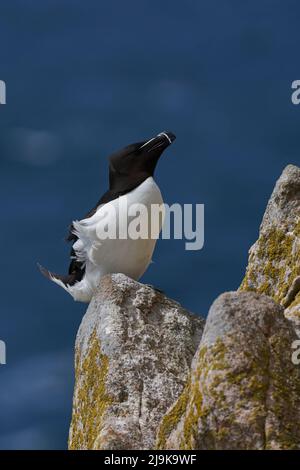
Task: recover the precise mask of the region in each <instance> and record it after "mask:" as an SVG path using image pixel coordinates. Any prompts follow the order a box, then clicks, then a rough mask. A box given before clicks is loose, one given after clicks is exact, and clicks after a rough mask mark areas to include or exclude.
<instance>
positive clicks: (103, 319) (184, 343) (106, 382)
mask: <svg viewBox="0 0 300 470" xmlns="http://www.w3.org/2000/svg"><path fill="white" fill-rule="evenodd" d="M203 325H204V321H203V320H202V319H201V318H199V317H197V316H195V315H192V314H190V313H189V312H187V311H186V310H185V309H183V308H182V307H181V306H180V305H179V304H178V303H176V302H174V301H173V300H170V299H168V298H167V297H166V296H165V295H163V294H161V293H159V292H157V291H155V290H154V289H152V288H150V287H149V286H146V285H143V284H140V283H138V282H135V281H133V280H131V279H129V278H128V277H126V276H124V275H122V274H114V275H108V276H105V277H104V278H102V280H101V283H100V285H99V289H98V291H97V293H96V295H95V296H94V298H93V300H92V302H91V304H90V305H89V307H88V310H87V312H86V314H85V316H84V318H83V320H82V323H81V326H80V328H79V331H78V335H77V339H76V347H75V352H76V359H75V364H76V383H75V390H74V400H73V415H72V423H71V427H70V435H69V448H70V449H151V448H153V446H154V443H155V436H156V432H157V428H158V425H159V423H160V421H161V419H162V417H163V416H164V414H165V413H166V411H167V409H168V408H169V407H170V406H171V405H172V403H174V401H175V400H176V399H177V398H178V396H179V395H180V393H181V392H182V390H183V388H184V386H185V384H186V381H187V377H188V374H189V370H190V365H191V361H192V358H193V356H194V354H195V351H196V349H197V346H198V344H199V342H200V338H201V334H202V330H203Z"/></svg>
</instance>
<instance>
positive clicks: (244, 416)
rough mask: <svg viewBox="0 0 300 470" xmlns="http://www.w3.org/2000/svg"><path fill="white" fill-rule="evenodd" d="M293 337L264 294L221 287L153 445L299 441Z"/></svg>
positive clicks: (299, 383) (299, 372) (262, 445)
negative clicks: (187, 371) (179, 391)
mask: <svg viewBox="0 0 300 470" xmlns="http://www.w3.org/2000/svg"><path fill="white" fill-rule="evenodd" d="M289 171H290V170H289ZM294 339H295V334H294V329H293V328H292V325H291V323H290V322H289V321H288V320H287V319H286V318H285V317H284V314H283V308H282V307H281V306H280V305H278V304H276V303H275V302H274V301H273V300H272V299H270V298H269V297H267V296H265V295H259V294H256V293H252V292H238V293H237V292H229V293H225V294H223V295H221V296H220V297H219V298H218V299H217V300H216V301H215V302H214V303H213V305H212V307H211V309H210V312H209V315H208V318H207V323H206V326H205V329H204V333H203V336H202V340H201V342H200V345H199V348H198V351H197V353H196V356H195V358H194V360H193V363H192V367H191V374H190V380H189V382H188V384H187V385H186V387H185V389H184V391H183V393H182V395H181V396H180V398H179V399H178V400H177V402H176V403H175V404H174V405H173V406H172V407H171V409H170V410H169V412H168V413H167V415H166V416H165V417H164V418H163V420H162V423H161V426H160V429H159V431H158V438H157V447H158V448H159V449H178V448H180V449H294V448H299V446H300V427H299V421H300V368H299V366H295V365H293V363H292V361H291V356H292V349H291V345H292V343H293V341H294Z"/></svg>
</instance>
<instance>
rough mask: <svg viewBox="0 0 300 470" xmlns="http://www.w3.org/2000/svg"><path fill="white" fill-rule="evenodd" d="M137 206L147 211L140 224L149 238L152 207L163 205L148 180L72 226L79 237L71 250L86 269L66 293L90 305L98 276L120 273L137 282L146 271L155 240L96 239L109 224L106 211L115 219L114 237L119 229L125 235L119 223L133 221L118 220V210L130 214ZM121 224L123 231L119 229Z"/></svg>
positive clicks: (155, 189)
mask: <svg viewBox="0 0 300 470" xmlns="http://www.w3.org/2000/svg"><path fill="white" fill-rule="evenodd" d="M125 199H126V201H125ZM125 202H126V205H125ZM136 203H138V204H143V205H144V207H145V208H147V215H144V214H142V216H141V218H140V221H141V222H142V223H143V226H144V227H147V225H148V233H149V235H150V229H151V219H150V215H151V206H152V205H154V204H155V205H161V204H163V200H162V196H161V192H160V190H159V188H158V186H157V184H156V183H155V181H154V180H153V178H151V177H150V178H147V179H146V180H145V181H144V182H143V183H142V184H141V185H140V186H138V187H137V188H136V189H134V190H133V191H131V192H130V193H128V194H126V195H124V196H120V198H118V199H115V200H114V201H111V202H109V203H108V204H105V205H102V206H101V207H99V208H98V210H97V211H96V213H95V214H94V215H93V216H92V217H90V218H89V219H84V220H81V221H79V222H74V227H75V230H76V234H77V236H78V237H79V238H78V241H77V242H76V243H75V244H74V249H75V252H76V254H77V256H78V259H80V260H81V261H83V262H84V263H85V267H86V272H85V276H84V278H83V280H82V281H81V282H80V283H78V284H75V285H74V286H72V287H69V292H70V294H71V295H73V297H74V298H75V300H83V301H89V300H90V298H91V296H92V293H93V292H94V290H95V288H96V287H97V285H98V283H99V280H100V278H101V276H103V275H105V274H109V273H123V274H125V275H127V276H129V277H131V278H132V279H136V280H137V279H139V278H140V277H141V276H142V275H143V274H144V272H145V271H146V269H147V267H148V266H149V263H150V262H151V258H152V254H153V251H154V248H155V244H156V241H157V240H156V238H151V237H150V236H149V237H148V238H146V239H141V238H138V239H131V238H126V239H120V238H116V239H111V238H107V239H104V240H103V239H99V228H100V229H102V228H103V226H104V225H103V224H104V223H105V226H106V227H107V224H108V223H111V220H110V219H109V218H107V214H108V210H109V209H111V208H112V209H113V210H112V212H111V211H109V213H110V212H111V213H114V214H116V216H117V217H116V221H117V222H116V230H117V234H119V230H120V229H121V231H122V230H123V233H124V225H123V226H122V223H123V224H124V223H125V220H127V221H129V223H130V222H131V221H132V219H133V218H135V217H132V216H131V217H130V216H129V217H126V218H121V219H120V217H119V209H120V208H124V207H127V208H128V211H130V207H131V208H132V207H133V206H132V205H133V204H136ZM122 214H123V212H122ZM123 215H124V214H123ZM105 217H106V218H105ZM145 217H146V218H147V219H148V220H147V221H145ZM161 219H162V218H161V217H160V223H158V224H157V225H156V228H157V230H156V231H157V234H156V235H157V237H158V235H159V232H160V230H161V222H162V220H161ZM122 221H123V222H122ZM101 224H102V225H101ZM120 224H121V226H122V227H120ZM100 231H101V230H100ZM83 297H84V298H83Z"/></svg>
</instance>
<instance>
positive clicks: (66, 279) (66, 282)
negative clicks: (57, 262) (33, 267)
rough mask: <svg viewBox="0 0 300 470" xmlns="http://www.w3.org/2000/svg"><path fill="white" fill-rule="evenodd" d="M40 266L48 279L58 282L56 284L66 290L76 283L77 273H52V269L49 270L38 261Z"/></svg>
mask: <svg viewBox="0 0 300 470" xmlns="http://www.w3.org/2000/svg"><path fill="white" fill-rule="evenodd" d="M38 268H39V270H40V272H41V273H42V274H43V276H45V277H46V278H47V279H50V281H53V282H56V284H58V285H60V286H61V287H63V288H64V289H66V290H67V289H68V287H70V286H72V285H74V284H75V282H76V279H75V277H76V276H75V274H67V275H61V274H55V273H52V272H51V271H48V269H46V268H44V267H43V266H42V265H40V264H39V263H38Z"/></svg>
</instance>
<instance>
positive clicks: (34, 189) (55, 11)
mask: <svg viewBox="0 0 300 470" xmlns="http://www.w3.org/2000/svg"><path fill="white" fill-rule="evenodd" d="M299 14H300V4H299V2H297V1H296V0H295V1H293V0H292V1H291V0H290V1H286V2H283V1H279V0H252V1H251V2H240V1H238V0H222V1H221V0H219V1H216V0H202V1H201V2H199V1H196V0H193V1H192V0H186V1H185V2H182V1H179V0H173V1H169V0H164V1H163V2H162V1H160V2H159V1H158V0H152V1H151V2H150V0H149V1H147V0H131V1H127V2H125V1H121V0H118V1H116V0H112V1H110V2H99V1H94V0H89V1H87V2H82V1H78V0H77V1H76V0H72V1H68V0H59V1H58V0H52V1H50V0H44V1H43V2H39V1H38V0H30V1H28V0H27V1H26V2H25V1H21V0H15V1H7V0H2V2H1V18H0V79H1V80H5V81H6V84H7V104H6V105H5V106H1V107H0V158H1V163H0V165H1V173H0V204H1V208H0V209H1V232H0V237H1V239H0V241H1V316H0V339H2V340H5V341H6V343H7V365H6V366H0V381H1V384H0V423H1V424H0V448H4V449H7V448H9V449H15V448H26V449H29V448H33V449H55V448H65V447H66V442H67V432H68V426H69V422H70V413H71V399H72V387H73V346H74V340H75V335H76V332H77V329H78V326H79V324H80V320H81V318H82V315H83V314H84V312H85V309H86V307H85V305H83V304H76V303H74V302H73V301H72V299H71V297H68V296H67V295H66V293H64V292H63V290H62V289H59V288H57V287H56V286H54V285H51V284H50V283H48V282H47V281H46V280H45V279H44V278H42V277H41V275H40V274H39V272H38V271H37V268H36V262H37V261H39V262H41V263H42V264H44V265H45V266H47V267H48V268H50V269H53V270H54V271H58V272H64V271H65V270H66V267H67V258H68V250H69V248H68V246H67V245H66V244H65V243H64V240H63V238H64V236H65V234H66V228H67V225H68V224H69V223H70V221H71V220H72V219H73V218H77V217H81V216H82V215H83V214H84V213H85V212H86V211H87V210H88V209H90V208H91V206H92V205H94V204H95V202H96V201H97V200H98V198H99V195H100V194H101V193H102V192H104V190H105V189H106V187H107V159H106V157H107V155H109V153H110V152H111V151H113V150H116V149H118V148H119V147H122V146H124V145H126V144H128V143H131V142H134V141H137V140H140V139H146V138H150V137H151V136H152V135H153V134H155V133H157V132H159V131H162V130H164V129H170V130H172V131H173V132H175V133H176V135H177V140H176V142H175V143H174V145H173V146H172V147H171V148H170V149H168V151H167V152H166V153H165V154H164V156H163V158H162V159H161V161H160V162H159V166H158V168H157V174H156V176H157V181H158V183H159V185H160V187H161V189H162V192H163V195H164V199H165V201H166V202H168V203H170V204H171V203H173V202H179V203H191V202H194V203H196V202H198V203H204V204H205V211H206V212H205V246H204V249H203V250H201V251H199V252H191V251H190V252H188V251H185V249H184V242H183V241H167V240H162V241H160V242H159V243H158V246H157V250H156V252H155V256H154V261H155V263H154V264H152V265H151V267H150V269H149V270H148V272H147V274H146V275H145V276H144V281H145V282H149V283H151V284H154V285H156V286H158V287H159V288H160V289H163V290H164V291H165V292H166V293H167V295H169V296H170V297H173V298H175V299H177V300H178V301H180V302H181V303H182V304H183V305H184V306H186V307H187V308H189V309H190V310H192V311H194V312H196V313H199V314H202V315H206V314H207V312H208V308H209V306H210V304H211V302H212V301H213V300H214V299H215V298H216V296H218V294H220V293H221V292H224V291H226V290H234V289H236V288H237V287H238V285H239V283H240V281H241V279H242V277H243V274H244V271H245V266H246V262H247V251H248V249H249V247H250V245H251V244H252V243H253V242H254V241H255V239H256V237H257V233H258V227H259V223H260V221H261V217H262V214H263V212H264V209H265V205H266V202H267V200H268V197H269V195H270V193H271V191H272V188H273V185H274V182H275V180H276V179H277V178H278V176H279V175H280V173H281V171H282V169H283V168H284V166H285V165H286V164H288V163H295V164H299V150H300V139H299V123H300V106H299V107H297V106H294V105H292V103H291V99H290V96H291V82H292V81H293V80H295V79H299V78H300V76H299V74H300V71H299V51H298V49H299V40H300V37H299V36H300V30H299V20H298V18H299ZM245 321H246V319H245Z"/></svg>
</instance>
